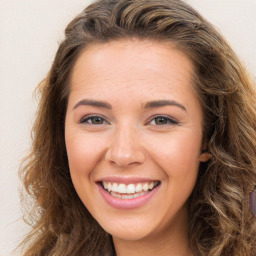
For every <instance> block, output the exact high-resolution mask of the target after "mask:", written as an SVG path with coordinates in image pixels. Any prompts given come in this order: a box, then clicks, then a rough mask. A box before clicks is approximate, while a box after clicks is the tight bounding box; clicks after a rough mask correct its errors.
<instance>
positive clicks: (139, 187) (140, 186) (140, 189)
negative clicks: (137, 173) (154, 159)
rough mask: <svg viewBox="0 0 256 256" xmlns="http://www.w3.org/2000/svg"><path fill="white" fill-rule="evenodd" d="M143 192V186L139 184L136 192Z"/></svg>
mask: <svg viewBox="0 0 256 256" xmlns="http://www.w3.org/2000/svg"><path fill="white" fill-rule="evenodd" d="M141 191H142V185H141V183H138V184H137V186H136V192H141Z"/></svg>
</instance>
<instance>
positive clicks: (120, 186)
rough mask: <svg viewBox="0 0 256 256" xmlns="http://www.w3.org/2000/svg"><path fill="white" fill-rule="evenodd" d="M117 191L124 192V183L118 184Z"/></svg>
mask: <svg viewBox="0 0 256 256" xmlns="http://www.w3.org/2000/svg"><path fill="white" fill-rule="evenodd" d="M117 192H118V193H120V194H126V186H125V184H119V185H118V188H117Z"/></svg>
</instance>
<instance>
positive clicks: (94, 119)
mask: <svg viewBox="0 0 256 256" xmlns="http://www.w3.org/2000/svg"><path fill="white" fill-rule="evenodd" d="M80 123H81V124H90V125H101V124H110V123H109V122H108V121H106V120H105V119H104V118H103V117H101V116H85V117H83V118H82V119H81V121H80Z"/></svg>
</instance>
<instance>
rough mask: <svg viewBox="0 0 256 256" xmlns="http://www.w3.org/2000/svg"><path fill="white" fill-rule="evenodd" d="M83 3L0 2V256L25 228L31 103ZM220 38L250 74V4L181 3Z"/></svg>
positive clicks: (255, 25) (253, 23)
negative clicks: (22, 187)
mask: <svg viewBox="0 0 256 256" xmlns="http://www.w3.org/2000/svg"><path fill="white" fill-rule="evenodd" d="M89 2H91V1H86V0H72V1H71V0H0V124H1V125H0V256H8V255H20V253H19V252H18V251H17V252H16V253H15V252H11V251H12V250H13V249H14V248H15V247H16V246H17V244H18V242H19V241H20V239H21V237H22V235H24V234H25V233H26V232H27V231H28V230H29V228H28V227H27V226H26V225H25V224H24V223H23V222H22V219H21V210H20V201H19V194H18V187H19V181H18V176H17V171H18V167H19V163H20V160H21V159H22V157H24V156H25V155H26V154H27V153H28V152H29V148H30V144H31V141H30V130H31V126H32V123H33V119H34V115H35V110H36V99H35V98H34V97H33V91H34V88H35V87H36V85H37V84H38V83H39V82H40V81H41V80H42V79H43V78H44V77H45V75H46V74H47V72H48V70H49V68H50V66H51V63H52V61H53V58H54V54H55V52H56V50H57V47H58V42H60V41H61V39H62V38H63V31H64V28H65V26H66V25H67V23H68V22H69V21H70V20H71V19H72V18H73V17H74V16H75V15H76V14H77V13H78V12H80V11H81V10H82V9H83V8H84V7H85V6H86V5H87V4H88V3H89ZM187 2H188V3H191V4H192V5H193V6H194V7H196V9H198V10H199V11H200V12H201V13H202V14H203V16H205V17H206V18H208V19H209V20H210V21H211V22H212V23H213V24H215V25H216V26H217V28H218V29H219V30H220V31H221V32H222V33H223V34H224V36H225V37H226V38H227V39H228V41H229V42H230V44H231V45H232V46H233V48H234V49H235V51H236V52H237V53H238V55H239V56H240V57H241V59H242V61H243V62H244V63H245V65H247V67H248V69H249V70H250V72H251V73H253V74H254V75H256V47H255V45H256V18H255V17H256V16H255V13H254V12H255V10H256V2H255V0H187Z"/></svg>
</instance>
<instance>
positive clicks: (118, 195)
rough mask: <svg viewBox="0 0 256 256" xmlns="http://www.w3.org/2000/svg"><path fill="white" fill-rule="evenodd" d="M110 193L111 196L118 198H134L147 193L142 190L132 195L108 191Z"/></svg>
mask: <svg viewBox="0 0 256 256" xmlns="http://www.w3.org/2000/svg"><path fill="white" fill-rule="evenodd" d="M110 194H111V195H112V196H113V197H117V198H120V199H133V198H136V197H139V196H143V195H145V194H147V192H145V191H143V192H141V193H136V194H133V195H127V194H126V195H121V194H119V193H115V192H110Z"/></svg>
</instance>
